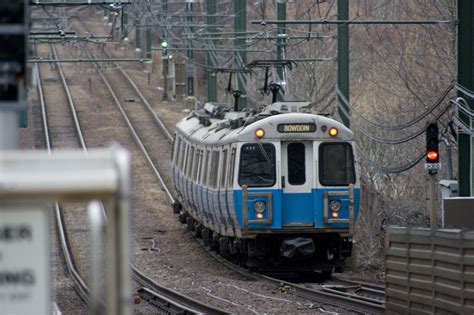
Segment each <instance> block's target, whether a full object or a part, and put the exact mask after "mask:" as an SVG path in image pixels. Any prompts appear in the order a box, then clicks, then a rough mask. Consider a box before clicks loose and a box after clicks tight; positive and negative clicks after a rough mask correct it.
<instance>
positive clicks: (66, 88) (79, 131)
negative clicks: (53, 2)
mask: <svg viewBox="0 0 474 315" xmlns="http://www.w3.org/2000/svg"><path fill="white" fill-rule="evenodd" d="M51 49H52V50H53V55H54V58H55V59H58V53H57V51H56V48H55V47H54V45H51ZM56 65H57V67H58V71H59V75H60V77H61V81H62V84H63V89H64V92H65V93H66V96H67V99H68V104H69V109H70V110H71V115H72V117H73V121H74V127H75V129H76V133H77V137H78V138H79V139H78V140H79V143H80V145H81V148H82V149H83V150H84V152H85V154H86V155H87V146H86V141H85V140H84V134H83V133H82V129H81V124H80V123H79V118H78V117H77V110H76V105H75V104H74V100H73V98H72V95H71V90H70V89H69V86H68V84H67V81H66V77H65V76H64V72H63V69H62V68H61V65H59V64H58V63H56Z"/></svg>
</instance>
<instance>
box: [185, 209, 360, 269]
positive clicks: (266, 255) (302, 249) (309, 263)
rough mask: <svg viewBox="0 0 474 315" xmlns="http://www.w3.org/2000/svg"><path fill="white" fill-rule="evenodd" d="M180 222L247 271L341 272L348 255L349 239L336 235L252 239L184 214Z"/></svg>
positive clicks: (264, 236)
mask: <svg viewBox="0 0 474 315" xmlns="http://www.w3.org/2000/svg"><path fill="white" fill-rule="evenodd" d="M179 218H180V221H181V222H182V223H186V224H187V228H188V230H189V231H190V232H191V233H192V234H193V235H194V236H195V237H197V238H201V239H202V240H203V242H204V244H206V245H207V246H209V247H210V248H211V249H212V250H215V251H216V252H218V253H219V254H220V255H221V256H222V257H224V258H226V259H228V260H229V261H231V262H233V263H235V264H237V265H239V266H241V267H244V268H246V269H248V270H250V271H255V272H259V273H263V274H269V275H273V276H275V275H278V276H280V277H285V276H288V277H298V276H306V275H313V276H318V275H319V276H320V277H322V278H325V277H328V276H329V275H330V274H331V273H332V272H334V271H337V272H340V271H342V270H343V266H344V259H345V258H346V257H349V256H350V255H351V251H352V239H351V238H350V237H349V236H340V235H339V234H338V233H305V234H262V235H254V236H253V237H251V238H245V239H244V238H236V237H229V236H223V235H220V234H218V233H216V232H214V231H212V230H211V229H209V228H207V227H205V226H203V225H202V224H200V223H199V222H198V221H196V220H195V219H194V218H192V217H191V216H189V215H188V214H187V213H185V212H182V211H181V213H180V216H179Z"/></svg>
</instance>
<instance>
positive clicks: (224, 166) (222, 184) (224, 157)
mask: <svg viewBox="0 0 474 315" xmlns="http://www.w3.org/2000/svg"><path fill="white" fill-rule="evenodd" d="M226 175H227V149H224V150H222V164H221V179H220V188H225V187H226V186H225V179H226Z"/></svg>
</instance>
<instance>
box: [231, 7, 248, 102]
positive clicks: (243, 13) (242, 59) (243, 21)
mask: <svg viewBox="0 0 474 315" xmlns="http://www.w3.org/2000/svg"><path fill="white" fill-rule="evenodd" d="M234 12H235V21H234V28H235V32H246V31H247V1H244V0H234ZM234 43H235V48H236V49H237V50H238V51H237V52H236V55H235V68H236V69H239V68H243V67H244V66H245V65H246V64H247V52H246V51H245V48H246V47H245V39H243V38H237V39H235V41H234ZM236 79H237V89H238V90H240V91H241V92H242V95H241V96H240V100H239V109H242V108H245V107H247V96H246V91H247V87H246V85H247V82H246V79H245V75H243V74H241V75H239V74H237V75H236Z"/></svg>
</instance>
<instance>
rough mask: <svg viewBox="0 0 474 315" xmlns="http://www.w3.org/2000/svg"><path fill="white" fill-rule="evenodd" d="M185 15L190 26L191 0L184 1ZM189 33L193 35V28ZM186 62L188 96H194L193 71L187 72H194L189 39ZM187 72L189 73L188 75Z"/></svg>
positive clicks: (191, 45)
mask: <svg viewBox="0 0 474 315" xmlns="http://www.w3.org/2000/svg"><path fill="white" fill-rule="evenodd" d="M186 13H188V14H189V15H188V16H187V17H186V22H188V23H189V24H190V25H192V23H193V18H192V16H191V14H192V13H193V3H192V0H187V1H186ZM189 33H191V34H193V27H192V26H189ZM188 48H189V50H188V52H187V56H188V60H187V61H186V65H189V66H187V69H186V77H187V82H188V84H187V86H188V95H189V96H192V95H194V71H188V70H190V69H193V70H194V54H193V50H192V49H193V40H192V39H191V38H190V39H189V41H188ZM188 72H189V73H188Z"/></svg>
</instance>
